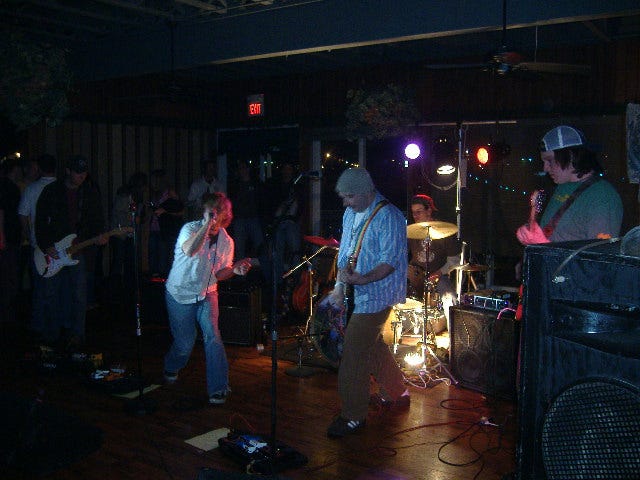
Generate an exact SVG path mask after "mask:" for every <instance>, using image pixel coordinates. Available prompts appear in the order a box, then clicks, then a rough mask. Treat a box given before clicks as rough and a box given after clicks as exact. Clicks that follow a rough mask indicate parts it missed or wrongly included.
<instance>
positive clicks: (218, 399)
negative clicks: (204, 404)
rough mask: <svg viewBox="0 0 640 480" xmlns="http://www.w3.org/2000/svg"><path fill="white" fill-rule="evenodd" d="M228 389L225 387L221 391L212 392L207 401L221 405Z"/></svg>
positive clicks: (227, 393) (225, 398)
mask: <svg viewBox="0 0 640 480" xmlns="http://www.w3.org/2000/svg"><path fill="white" fill-rule="evenodd" d="M230 391H231V390H229V389H228V388H227V389H226V390H225V391H223V392H217V393H214V394H213V395H209V403H210V404H212V405H223V404H224V402H226V401H227V396H228V395H229V392H230Z"/></svg>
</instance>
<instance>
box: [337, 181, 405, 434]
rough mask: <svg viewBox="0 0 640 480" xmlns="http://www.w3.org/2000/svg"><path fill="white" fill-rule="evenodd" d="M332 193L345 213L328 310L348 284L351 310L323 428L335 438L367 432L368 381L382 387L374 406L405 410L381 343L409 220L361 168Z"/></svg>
mask: <svg viewBox="0 0 640 480" xmlns="http://www.w3.org/2000/svg"><path fill="white" fill-rule="evenodd" d="M335 190H336V192H337V193H338V195H339V196H340V197H341V198H342V203H343V205H344V206H345V207H346V210H345V212H344V215H343V218H342V239H341V241H340V249H339V252H338V261H337V266H338V273H337V280H336V284H335V287H334V289H333V290H332V291H331V293H330V294H329V295H328V298H327V300H328V302H329V303H330V304H332V305H333V306H336V307H339V306H342V305H343V304H344V299H345V289H346V286H347V285H350V286H352V288H353V294H352V296H353V300H354V309H353V313H352V314H351V317H350V318H349V319H348V324H347V328H346V332H345V336H344V343H343V354H342V359H341V363H340V368H339V371H338V394H339V396H340V400H341V403H342V410H341V413H340V415H339V416H338V417H336V418H335V419H334V421H333V422H332V423H331V425H330V426H329V428H328V430H327V435H328V436H330V437H334V438H336V437H343V436H345V435H348V434H350V433H354V432H356V431H358V430H360V429H361V428H362V427H363V426H364V424H365V420H366V417H367V411H368V406H369V400H370V395H369V379H370V375H373V376H374V378H375V379H376V380H377V382H378V384H379V385H380V397H379V400H380V401H381V402H382V403H383V404H385V405H395V406H398V407H401V406H404V407H408V406H409V404H410V401H409V393H408V390H407V389H406V388H405V386H404V380H403V375H402V372H401V370H400V368H399V367H398V365H397V363H396V361H395V359H394V358H393V355H392V353H391V351H390V350H389V347H388V346H387V344H386V343H385V342H384V340H383V338H382V330H383V327H384V324H385V322H386V320H387V318H388V316H389V313H390V312H391V308H392V306H393V305H396V304H398V303H404V302H405V300H406V289H407V280H406V279H407V239H406V221H405V219H404V216H403V214H402V212H401V211H400V210H398V208H396V207H395V206H393V205H391V204H390V203H389V202H388V201H387V200H386V199H385V198H384V197H383V196H382V195H381V194H380V193H378V191H377V190H376V188H375V186H374V184H373V181H372V180H371V177H370V175H369V173H368V172H367V171H366V170H365V169H363V168H350V169H348V170H346V171H344V172H343V173H342V175H341V176H340V178H339V179H338V182H337V183H336V187H335Z"/></svg>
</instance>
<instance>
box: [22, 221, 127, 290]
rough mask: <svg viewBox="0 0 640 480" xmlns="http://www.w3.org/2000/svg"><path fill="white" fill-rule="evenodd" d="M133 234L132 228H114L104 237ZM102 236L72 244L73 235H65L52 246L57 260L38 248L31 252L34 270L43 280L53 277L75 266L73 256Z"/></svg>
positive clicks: (74, 236) (74, 235)
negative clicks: (64, 269)
mask: <svg viewBox="0 0 640 480" xmlns="http://www.w3.org/2000/svg"><path fill="white" fill-rule="evenodd" d="M132 232H133V228H131V227H122V228H114V229H113V230H111V231H110V232H106V233H105V234H104V235H107V236H109V237H111V236H114V235H120V236H124V235H128V234H130V233H132ZM102 235H103V234H100V235H98V236H95V237H93V238H90V239H88V240H85V241H84V242H80V243H76V244H73V241H74V240H75V238H76V237H77V235H76V234H75V233H72V234H71V235H67V236H66V237H64V238H63V239H62V240H60V241H58V242H56V243H54V244H53V246H54V247H55V249H56V251H57V252H58V258H53V257H52V256H50V255H48V254H46V253H44V252H43V251H42V250H40V248H39V247H36V249H35V250H34V252H33V262H34V263H35V266H36V270H37V272H38V274H40V275H41V276H43V277H45V278H49V277H53V276H54V275H55V274H56V273H58V272H59V271H60V270H62V269H63V268H64V267H66V266H71V265H77V264H78V260H75V259H74V258H73V255H74V254H75V253H77V252H79V251H80V250H82V249H83V248H86V247H88V246H90V245H95V244H96V242H97V241H98V239H99V238H100V237H101V236H102Z"/></svg>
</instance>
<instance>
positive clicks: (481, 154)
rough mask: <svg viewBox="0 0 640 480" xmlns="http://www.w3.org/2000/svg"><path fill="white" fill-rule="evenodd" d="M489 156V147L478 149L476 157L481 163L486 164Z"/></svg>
mask: <svg viewBox="0 0 640 480" xmlns="http://www.w3.org/2000/svg"><path fill="white" fill-rule="evenodd" d="M489 157H490V154H489V147H480V148H478V150H477V151H476V159H477V160H478V163H480V165H486V164H487V163H489Z"/></svg>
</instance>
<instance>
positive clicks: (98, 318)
mask: <svg viewBox="0 0 640 480" xmlns="http://www.w3.org/2000/svg"><path fill="white" fill-rule="evenodd" d="M135 326H136V321H135V318H134V317H133V316H132V315H130V314H126V313H123V309H122V308H121V306H119V305H114V304H111V305H109V306H108V307H99V308H97V309H95V310H92V311H91V312H89V314H88V319H87V332H88V334H87V337H88V338H87V342H88V345H87V346H86V347H85V348H84V350H83V353H87V354H91V353H101V354H102V357H103V361H104V367H106V368H108V367H110V366H113V365H120V366H122V367H124V368H126V370H127V371H129V372H133V373H135V372H137V360H136V359H137V354H136V352H137V348H136V343H137V342H136V340H137V337H136V333H135V332H136V330H135ZM1 327H2V330H3V331H2V345H1V347H2V348H1V350H2V353H1V355H2V362H1V365H2V372H1V377H0V378H1V380H0V391H3V392H10V393H11V394H17V395H20V396H21V397H23V398H25V399H27V400H30V399H34V398H36V396H38V395H39V396H40V398H41V399H42V401H43V402H44V403H45V404H47V405H52V406H54V407H55V408H57V409H59V410H60V411H62V412H64V413H66V414H69V415H73V416H74V417H78V418H79V419H80V420H83V421H84V422H86V423H87V424H90V425H92V426H95V427H98V428H99V429H101V430H102V432H103V441H102V444H101V446H100V447H99V448H98V449H97V450H95V451H94V452H93V453H90V454H88V455H86V456H84V457H83V458H81V459H79V460H77V461H75V462H74V463H72V464H70V465H63V466H61V467H60V468H57V469H55V471H53V472H52V473H49V474H47V475H45V476H43V477H41V478H45V479H77V480H80V479H82V480H104V479H141V480H142V479H154V480H160V479H169V480H171V479H180V480H195V479H196V478H197V477H198V474H199V472H200V471H201V469H203V468H205V467H206V468H209V469H213V471H214V472H218V476H216V477H215V478H255V477H250V476H249V475H240V472H242V470H241V468H240V466H239V465H238V464H237V463H235V462H234V461H233V460H232V459H231V458H230V457H228V456H227V455H224V454H223V453H221V452H220V450H219V449H218V448H212V449H210V448H209V447H207V446H206V445H205V446H204V448H197V447H195V446H193V445H191V444H189V443H186V442H185V441H186V440H189V439H192V438H194V437H197V436H199V435H202V434H205V433H207V432H211V431H214V430H216V429H221V428H228V429H233V430H242V431H249V432H258V433H261V434H264V435H266V437H267V438H269V435H270V433H271V431H272V430H271V425H272V413H271V412H272V410H271V407H272V396H271V390H272V388H271V387H272V381H271V379H272V360H271V357H270V356H267V355H265V354H264V352H263V353H260V352H259V351H258V349H257V348H256V347H253V346H251V347H249V346H234V345H228V346H227V354H228V359H229V364H230V383H231V388H232V393H231V394H230V396H229V398H228V400H227V403H226V404H225V405H223V406H209V405H208V404H206V393H205V392H206V390H205V379H204V362H203V354H202V348H201V346H200V345H199V344H196V348H195V349H194V352H193V355H192V358H191V361H190V363H189V365H188V366H187V368H186V369H185V370H184V371H183V372H182V373H181V376H180V379H179V380H178V382H177V383H176V384H174V385H170V386H164V385H163V386H161V387H160V388H157V389H155V390H153V391H151V392H150V393H148V394H147V395H145V397H146V398H149V399H150V400H152V401H153V402H154V403H155V404H156V406H157V408H156V410H155V412H154V413H148V414H146V415H131V414H129V413H126V412H125V409H124V407H125V405H126V404H127V400H124V399H122V398H120V397H117V396H114V395H112V394H111V393H109V391H107V390H105V389H103V388H96V386H95V385H92V384H91V383H90V382H88V381H87V376H86V375H85V374H83V373H82V372H80V371H74V369H73V368H71V369H66V371H56V370H55V369H46V368H42V367H41V366H39V365H38V362H37V361H36V358H34V353H33V352H37V351H38V346H37V344H34V342H33V341H32V339H30V338H29V336H28V335H27V333H26V331H25V329H24V328H21V326H20V325H1ZM291 329H292V327H288V329H287V327H283V331H282V333H280V335H281V336H286V335H288V334H289V333H290V332H291ZM140 340H141V342H140V343H141V345H142V348H141V352H142V371H143V373H144V376H145V377H146V379H147V380H148V383H150V384H161V383H162V358H163V355H164V354H165V352H166V350H167V348H168V346H169V342H170V335H169V331H168V327H167V326H166V324H165V322H164V321H163V320H162V319H158V318H154V319H149V321H146V322H144V324H143V329H142V336H141V337H140ZM292 341H295V340H291V339H289V340H287V341H285V340H283V341H281V342H278V344H279V349H281V351H282V349H285V348H291V346H292V344H291V342H292ZM268 348H269V345H267V350H268ZM291 367H295V364H294V363H291V362H290V361H286V360H279V361H278V362H277V373H276V378H277V381H276V415H275V419H276V430H275V433H276V438H277V439H278V440H279V441H281V442H284V443H285V444H286V445H288V446H290V447H292V448H294V449H295V450H297V451H299V452H301V453H302V454H304V455H305V456H307V457H308V463H307V464H306V465H305V466H303V467H299V468H295V469H289V470H285V471H284V472H281V473H280V474H279V475H278V478H290V479H318V480H321V479H358V480H364V479H376V480H385V479H433V480H454V479H455V480H471V479H484V480H490V479H496V480H498V479H502V478H503V476H505V475H508V474H510V473H512V472H513V471H514V470H515V453H514V452H515V442H516V435H517V433H516V432H517V415H516V408H515V405H514V403H513V402H509V401H505V400H499V399H495V398H489V397H485V396H484V395H483V394H481V393H478V392H475V391H472V390H468V389H464V388H459V387H456V386H450V385H447V384H446V382H444V381H437V382H431V383H430V384H429V385H425V384H421V383H419V378H417V377H413V380H414V382H413V383H414V384H413V385H411V386H409V389H410V391H411V407H410V409H409V410H405V411H393V410H382V409H380V408H377V407H374V406H371V408H370V411H369V417H368V419H367V426H366V427H365V429H364V430H363V431H361V432H359V433H358V434H355V435H352V436H349V437H346V438H343V439H340V440H335V439H329V438H327V436H326V429H327V426H328V425H329V423H330V422H331V420H332V418H333V416H334V415H336V414H337V413H338V411H339V404H338V397H337V393H336V379H337V375H336V372H335V371H334V370H332V369H330V368H321V367H319V368H317V371H316V373H315V374H314V375H312V376H309V377H306V378H301V377H297V376H292V375H289V374H287V373H286V372H285V370H287V369H289V368H291ZM59 370H62V369H59ZM483 418H485V419H489V422H490V423H492V425H485V424H483V423H482V419H483ZM212 446H213V445H212ZM25 448H26V447H25ZM69 448H71V447H69ZM10 470H11V472H10V473H9V474H8V475H9V476H4V475H3V478H15V479H22V478H31V476H30V475H27V474H25V473H24V471H23V470H21V469H16V468H12V469H10ZM220 471H227V472H229V473H228V474H219V472H220ZM232 472H235V474H236V475H240V476H235V475H233V474H232ZM211 478H213V477H211Z"/></svg>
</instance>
